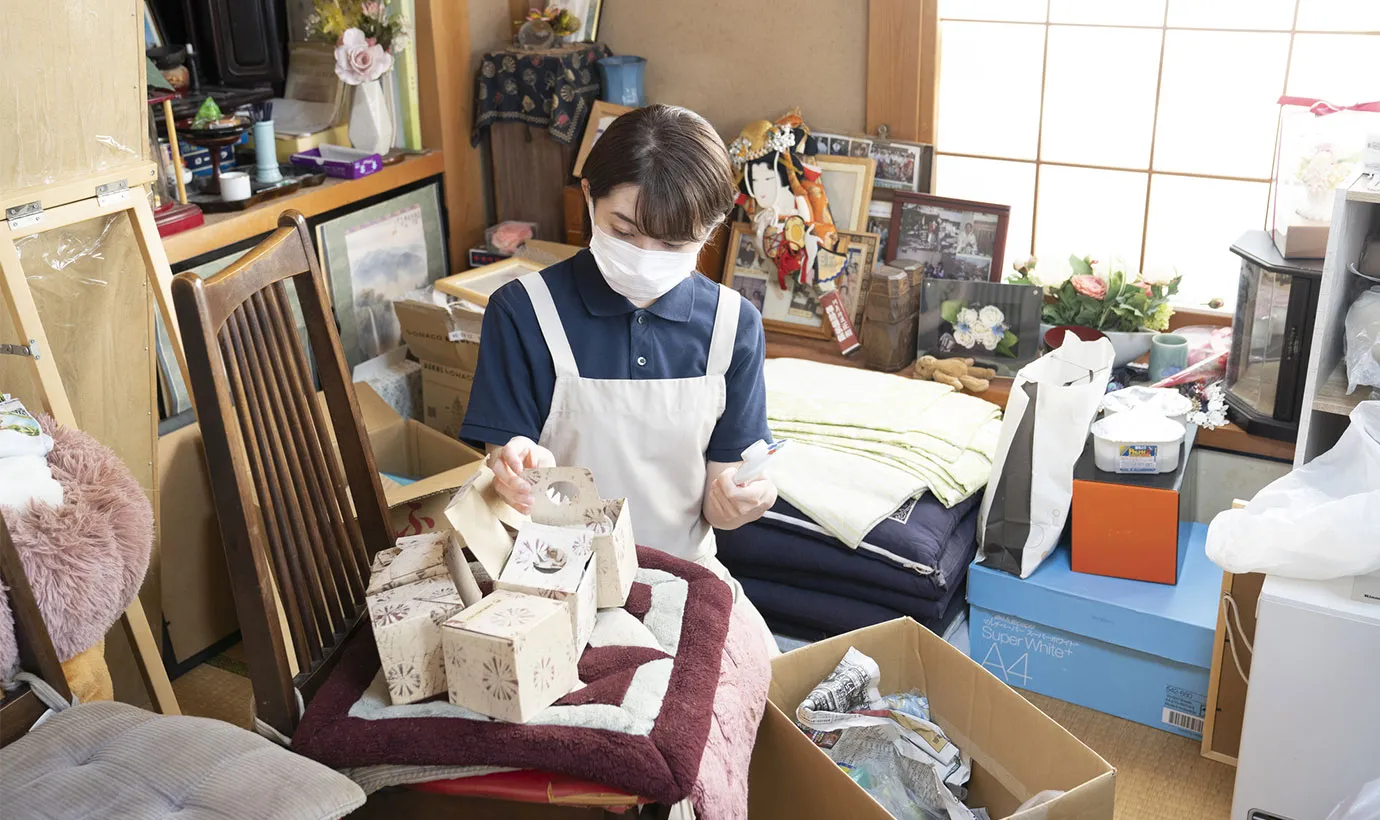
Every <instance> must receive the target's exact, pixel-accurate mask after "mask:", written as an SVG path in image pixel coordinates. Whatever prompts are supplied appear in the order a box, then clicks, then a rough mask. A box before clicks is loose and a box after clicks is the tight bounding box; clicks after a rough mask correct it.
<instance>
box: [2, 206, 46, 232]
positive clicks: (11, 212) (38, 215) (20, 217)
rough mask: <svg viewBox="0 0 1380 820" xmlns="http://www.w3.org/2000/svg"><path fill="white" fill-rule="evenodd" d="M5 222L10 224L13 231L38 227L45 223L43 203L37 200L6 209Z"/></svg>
mask: <svg viewBox="0 0 1380 820" xmlns="http://www.w3.org/2000/svg"><path fill="white" fill-rule="evenodd" d="M5 221H6V222H8V223H9V225H10V230H12V231H17V230H19V229H20V228H27V227H28V226H30V225H37V224H38V223H40V222H42V221H43V203H42V202H39V201H37V200H35V201H33V202H25V203H24V204H23V205H15V206H13V207H11V208H6V209H5Z"/></svg>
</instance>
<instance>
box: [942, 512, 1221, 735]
mask: <svg viewBox="0 0 1380 820" xmlns="http://www.w3.org/2000/svg"><path fill="white" fill-rule="evenodd" d="M1206 539H1207V526H1206V525H1203V524H1180V525H1179V553H1180V556H1179V564H1180V566H1181V567H1182V570H1181V571H1180V573H1179V583H1178V584H1177V585H1175V586H1166V585H1164V584H1155V583H1149V582H1146V581H1131V580H1127V579H1124V578H1108V577H1105V576H1100V575H1087V574H1084V573H1079V572H1074V571H1073V570H1072V569H1071V568H1070V566H1069V545H1068V541H1067V538H1066V539H1065V541H1064V543H1062V544H1060V546H1059V548H1058V549H1057V550H1055V551H1054V554H1052V555H1050V556H1049V558H1047V559H1045V562H1044V564H1042V565H1041V566H1040V568H1039V569H1037V570H1036V571H1035V572H1034V574H1032V575H1031V576H1030V577H1029V578H1027V579H1025V580H1021V579H1020V578H1018V577H1016V576H1014V575H1010V574H1008V573H1005V572H1001V571H999V570H993V569H987V568H986V567H980V566H977V565H974V566H973V567H972V569H971V571H970V573H969V575H968V603H969V635H970V645H969V650H968V651H969V656H970V657H972V659H973V660H974V661H976V662H977V663H979V664H981V665H982V666H984V667H985V668H987V669H988V670H989V671H991V672H992V674H994V675H996V676H997V677H998V678H1000V679H1001V680H1002V681H1004V682H1006V683H1007V684H1009V685H1011V686H1014V687H1017V688H1019V689H1029V690H1031V691H1032V692H1039V693H1040V694H1042V695H1048V696H1050V697H1053V698H1058V699H1060V700H1065V701H1068V702H1069V703H1076V704H1078V705H1080V706H1086V707H1088V708H1089V709H1096V710H1097V711H1099V712H1106V713H1108V714H1111V715H1116V716H1118V717H1122V718H1125V719H1127V720H1133V721H1135V722H1137V723H1143V724H1145V725H1146V726H1153V727H1154V728H1156V729H1163V730H1164V731H1167V732H1173V733H1174V734H1178V735H1183V736H1185V737H1190V738H1194V739H1195V740H1196V739H1201V738H1202V736H1203V719H1204V715H1205V711H1206V704H1207V691H1208V671H1209V669H1210V668H1211V666H1212V639H1213V632H1214V631H1215V629H1216V626H1217V605H1218V604H1217V601H1218V596H1219V595H1220V594H1221V586H1222V570H1221V569H1220V568H1219V567H1218V566H1217V565H1216V564H1214V563H1212V562H1211V561H1209V560H1208V558H1207V555H1206V554H1205V553H1204V552H1203V544H1204V542H1205V541H1206Z"/></svg>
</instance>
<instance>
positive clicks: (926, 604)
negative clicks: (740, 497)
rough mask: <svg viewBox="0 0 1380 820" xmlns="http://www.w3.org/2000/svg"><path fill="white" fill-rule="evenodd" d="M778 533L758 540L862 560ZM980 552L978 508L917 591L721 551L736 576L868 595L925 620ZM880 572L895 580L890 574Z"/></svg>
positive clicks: (781, 547)
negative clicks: (735, 559) (733, 558)
mask: <svg viewBox="0 0 1380 820" xmlns="http://www.w3.org/2000/svg"><path fill="white" fill-rule="evenodd" d="M744 529H746V528H744ZM779 536H786V537H784V538H783V537H772V536H771V535H766V536H765V537H760V538H759V539H758V541H759V542H771V543H773V544H774V546H773V547H770V548H769V550H774V551H776V552H777V554H778V555H779V554H781V553H784V552H786V551H790V552H794V553H795V554H797V555H800V556H803V555H812V554H818V553H820V552H823V551H829V552H833V553H835V554H838V555H841V556H842V557H843V558H846V559H852V563H859V562H860V561H862V560H864V559H862V557H861V556H860V555H858V554H855V553H849V552H844V551H843V550H842V549H840V548H839V547H831V546H829V545H828V544H824V543H820V542H816V541H812V540H809V539H808V538H805V537H801V536H797V535H794V534H790V533H780V534H779ZM787 539H789V540H787ZM976 553H977V510H972V511H971V512H970V513H969V514H968V515H966V516H964V518H963V520H962V523H961V525H960V526H959V528H958V530H957V531H956V532H955V533H954V535H953V537H952V538H951V539H950V542H949V544H948V545H947V547H946V549H945V550H944V551H943V552H942V553H941V554H940V558H939V564H938V567H937V570H938V571H937V572H936V573H935V574H934V575H930V576H922V577H919V578H915V579H914V580H915V581H919V582H921V583H920V584H915V586H916V587H921V585H922V584H923V583H924V582H929V584H928V586H927V587H926V588H921V589H919V590H916V591H909V590H907V591H901V590H896V589H891V588H887V587H885V586H883V585H881V584H877V583H870V582H867V581H861V580H855V579H852V578H847V577H843V576H842V575H840V574H835V573H831V572H827V571H826V572H820V571H815V570H811V569H808V568H807V567H806V565H805V564H804V563H803V562H801V563H800V564H799V565H785V566H783V565H781V564H780V563H777V564H776V565H761V564H734V563H729V562H728V561H727V559H726V558H724V557H723V555H722V553H721V555H720V560H723V561H725V564H724V565H725V566H727V567H728V568H729V571H730V572H732V573H733V576H734V577H735V578H740V579H741V578H751V579H753V580H756V581H768V582H771V583H775V584H781V585H784V586H788V587H792V588H794V589H800V590H806V591H811V592H823V593H826V594H829V595H837V596H840V597H844V598H850V599H853V600H857V601H868V602H870V603H874V604H877V605H879V606H884V607H887V608H888V609H893V610H895V611H897V612H899V613H900V614H902V615H908V616H910V617H912V618H914V619H916V620H917V621H923V620H926V619H928V618H935V617H938V616H939V615H940V614H941V613H942V612H943V611H944V608H945V607H946V606H947V605H948V602H949V598H950V597H951V596H952V594H953V590H954V588H955V587H956V586H958V585H960V584H962V583H963V581H964V580H965V579H966V578H967V577H968V565H969V564H971V563H972V561H973V557H974V555H975V554H976ZM869 563H870V564H877V563H879V562H875V561H870V562H869ZM879 569H881V570H887V569H889V568H888V567H886V566H884V565H883V566H881V567H879ZM902 572H904V571H902ZM878 574H880V573H878ZM936 576H942V577H943V578H944V579H945V581H946V586H943V587H941V586H939V585H938V584H936V583H934V578H935V577H936ZM882 577H883V578H886V580H891V578H890V577H887V576H882ZM750 597H751V596H749V598H750Z"/></svg>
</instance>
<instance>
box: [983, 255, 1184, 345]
mask: <svg viewBox="0 0 1380 820" xmlns="http://www.w3.org/2000/svg"><path fill="white" fill-rule="evenodd" d="M1011 267H1013V268H1014V269H1015V270H1016V273H1017V274H1018V275H1017V276H1014V277H1011V278H1009V279H1007V281H1008V282H1010V283H1011V284H1015V285H1035V286H1036V287H1039V288H1042V289H1043V290H1044V293H1045V305H1044V307H1043V308H1042V309H1041V311H1040V319H1041V320H1042V321H1043V322H1044V323H1045V324H1050V325H1079V326H1082V327H1090V328H1093V329H1094V330H1101V331H1118V332H1123V333H1134V332H1136V331H1158V332H1162V331H1165V330H1168V329H1169V317H1171V316H1173V315H1174V307H1173V305H1171V304H1170V303H1169V298H1170V297H1171V296H1173V295H1174V294H1176V293H1178V292H1179V282H1180V281H1181V280H1182V279H1183V276H1182V275H1180V274H1179V273H1177V272H1175V271H1174V270H1172V269H1169V270H1164V271H1161V272H1159V273H1155V274H1152V273H1148V272H1147V273H1136V272H1135V271H1132V270H1130V269H1129V268H1127V267H1126V265H1125V264H1124V263H1123V262H1122V261H1121V260H1120V259H1116V258H1113V259H1112V260H1111V261H1110V262H1108V263H1106V264H1103V263H1101V262H1098V261H1097V260H1095V259H1092V258H1091V257H1086V256H1084V257H1079V256H1073V255H1070V256H1069V258H1068V263H1067V264H1065V265H1044V266H1041V267H1039V268H1038V269H1037V267H1036V259H1035V257H1033V256H1032V257H1030V258H1028V259H1025V260H1020V261H1017V262H1013V263H1012V265H1011Z"/></svg>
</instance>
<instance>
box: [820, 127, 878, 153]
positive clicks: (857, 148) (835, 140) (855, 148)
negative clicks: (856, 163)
mask: <svg viewBox="0 0 1380 820" xmlns="http://www.w3.org/2000/svg"><path fill="white" fill-rule="evenodd" d="M810 136H812V137H814V138H815V156H817V157H823V156H833V157H859V158H863V157H868V156H870V149H871V147H872V140H870V139H868V138H867V137H850V136H846V135H844V134H826V133H822V132H818V131H816V132H813V133H811V134H810Z"/></svg>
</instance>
